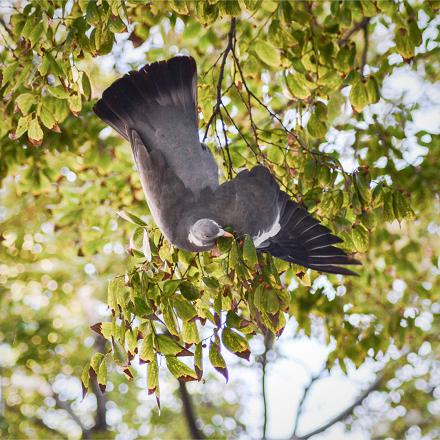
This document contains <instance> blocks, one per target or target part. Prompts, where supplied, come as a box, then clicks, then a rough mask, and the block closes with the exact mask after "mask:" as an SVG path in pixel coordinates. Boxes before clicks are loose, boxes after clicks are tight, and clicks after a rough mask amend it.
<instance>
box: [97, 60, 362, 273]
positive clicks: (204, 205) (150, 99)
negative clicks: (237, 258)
mask: <svg viewBox="0 0 440 440" xmlns="http://www.w3.org/2000/svg"><path fill="white" fill-rule="evenodd" d="M93 109H94V112H95V113H96V115H97V116H98V117H99V118H100V119H102V120H103V121H104V122H105V123H107V124H108V125H109V126H111V127H113V128H114V129H115V130H116V131H117V132H118V133H119V134H120V135H121V136H122V137H123V138H124V139H126V140H127V141H129V142H130V145H131V148H132V152H133V158H134V162H135V164H136V167H137V170H138V172H139V175H140V180H141V184H142V188H143V191H144V193H145V197H146V200H147V203H148V206H149V209H150V212H151V215H152V217H153V220H154V221H155V223H156V224H157V226H158V227H159V229H160V230H161V232H162V233H163V235H164V236H165V238H166V239H167V240H168V241H169V242H170V243H171V244H172V245H174V246H175V247H177V248H179V249H184V250H187V251H191V252H204V251H209V250H211V249H213V248H214V246H215V245H216V241H217V239H218V238H219V237H223V236H231V235H232V234H231V233H230V232H228V231H226V230H225V229H229V228H231V229H230V230H232V231H233V232H234V233H235V235H236V236H238V237H240V236H245V235H249V236H250V237H252V239H253V242H254V245H255V248H256V250H257V251H258V252H268V253H270V254H271V255H272V256H274V257H277V258H280V259H282V260H285V261H288V262H290V263H294V264H297V265H300V266H303V267H305V268H310V269H313V270H316V271H319V272H324V273H332V274H341V275H357V274H356V273H355V272H353V271H351V270H349V269H347V268H346V267H344V266H346V265H353V264H360V263H359V262H358V261H357V260H355V259H354V258H352V256H351V255H349V254H347V253H346V252H345V251H344V250H342V249H340V248H338V247H336V246H334V245H335V244H338V243H341V242H342V240H341V239H340V238H338V237H337V236H335V235H334V234H332V232H331V231H330V229H328V228H327V227H325V226H323V225H322V224H320V222H319V221H318V220H316V219H315V218H313V217H312V216H311V215H310V214H309V213H308V212H307V211H306V210H305V209H304V208H303V207H302V206H300V205H299V204H298V203H296V202H295V201H293V200H291V198H290V197H289V196H288V195H287V194H286V193H285V192H283V191H282V190H281V189H280V187H279V186H278V183H277V182H276V180H275V178H274V177H273V175H272V174H271V172H270V170H269V169H267V168H266V167H264V166H262V165H257V166H255V167H254V168H252V169H251V170H247V169H245V170H242V171H240V172H239V173H238V174H237V175H236V176H235V177H234V178H233V179H231V180H228V181H226V182H224V183H222V184H220V182H219V171H218V167H217V163H216V161H215V159H214V156H213V155H212V153H211V151H210V150H209V149H208V148H207V146H206V145H205V144H203V143H202V142H200V139H199V131H198V107H197V67H196V62H195V60H194V58H192V57H189V56H176V57H174V58H171V59H169V60H166V61H159V62H155V63H152V64H147V65H146V66H144V67H142V68H141V69H140V70H138V71H136V70H135V71H131V72H129V73H127V74H126V75H124V76H123V77H121V78H119V79H117V80H116V81H115V82H114V83H113V84H111V85H110V86H109V87H108V88H107V89H106V90H105V91H104V92H103V94H102V97H101V99H99V100H98V101H97V102H96V104H95V106H94V108H93Z"/></svg>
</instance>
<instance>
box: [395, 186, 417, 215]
mask: <svg viewBox="0 0 440 440" xmlns="http://www.w3.org/2000/svg"><path fill="white" fill-rule="evenodd" d="M393 211H394V215H395V217H396V219H397V221H398V222H399V223H400V222H401V221H402V220H404V219H408V220H412V219H414V217H415V215H414V211H413V210H412V208H411V206H410V204H409V200H408V198H406V197H405V196H404V195H403V194H402V193H401V192H400V191H395V192H394V193H393Z"/></svg>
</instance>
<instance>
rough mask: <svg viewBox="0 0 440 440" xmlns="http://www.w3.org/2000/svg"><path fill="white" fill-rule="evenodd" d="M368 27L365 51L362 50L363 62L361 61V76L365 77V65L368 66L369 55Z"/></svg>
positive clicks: (365, 36)
mask: <svg viewBox="0 0 440 440" xmlns="http://www.w3.org/2000/svg"><path fill="white" fill-rule="evenodd" d="M368 37H369V33H368V26H365V27H364V49H363V50H362V61H361V76H362V77H363V76H364V75H365V72H364V70H365V65H366V64H367V55H368Z"/></svg>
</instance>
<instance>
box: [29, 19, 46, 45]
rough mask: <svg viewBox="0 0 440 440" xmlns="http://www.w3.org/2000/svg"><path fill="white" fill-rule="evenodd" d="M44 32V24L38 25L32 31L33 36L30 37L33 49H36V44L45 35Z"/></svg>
mask: <svg viewBox="0 0 440 440" xmlns="http://www.w3.org/2000/svg"><path fill="white" fill-rule="evenodd" d="M43 31H44V26H43V23H42V22H40V23H38V24H37V25H36V26H35V27H34V29H33V30H32V32H31V34H30V35H29V40H30V41H31V43H32V45H31V46H32V47H34V46H35V43H36V42H37V41H39V40H40V38H41V35H42V34H43Z"/></svg>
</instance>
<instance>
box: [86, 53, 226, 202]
mask: <svg viewBox="0 0 440 440" xmlns="http://www.w3.org/2000/svg"><path fill="white" fill-rule="evenodd" d="M94 111H95V113H96V114H97V115H98V116H99V117H100V118H101V119H102V120H103V121H104V122H106V123H107V124H109V125H110V126H111V127H113V128H114V129H115V130H116V131H117V132H118V133H119V134H120V135H121V136H123V137H124V138H125V139H127V140H130V132H131V130H136V132H137V133H138V135H139V137H140V139H141V140H142V142H143V144H144V145H145V146H146V147H147V148H148V150H149V151H153V150H159V151H161V153H162V154H163V156H164V158H165V160H166V162H167V163H168V166H169V167H170V168H172V169H173V170H174V172H175V173H176V175H178V176H179V177H180V179H181V180H182V181H183V183H184V184H185V186H186V187H187V188H189V189H190V190H191V191H193V193H194V194H195V195H197V194H198V193H199V192H200V191H201V190H202V189H203V188H205V187H211V188H216V187H217V186H218V168H217V164H216V162H215V160H214V158H213V156H212V154H211V152H210V151H209V150H208V149H207V148H206V147H204V146H202V144H201V143H200V140H199V135H198V119H197V68H196V63H195V61H194V59H193V58H191V57H187V56H178V57H174V58H171V59H170V60H167V61H160V62H156V63H153V64H150V65H146V66H144V67H143V68H141V69H140V70H139V71H132V72H129V73H128V74H126V75H124V76H123V77H122V78H119V79H118V80H116V81H115V82H114V83H113V84H112V85H111V86H110V87H108V88H107V89H106V90H105V91H104V93H103V95H102V98H101V99H100V100H99V101H98V102H97V103H96V104H95V106H94Z"/></svg>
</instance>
